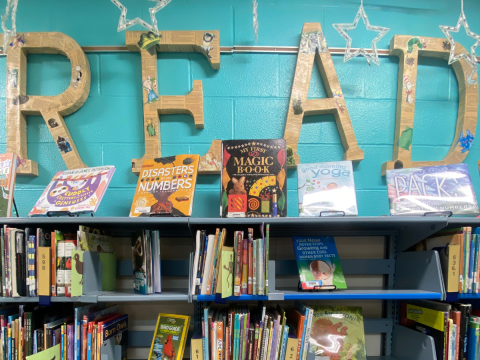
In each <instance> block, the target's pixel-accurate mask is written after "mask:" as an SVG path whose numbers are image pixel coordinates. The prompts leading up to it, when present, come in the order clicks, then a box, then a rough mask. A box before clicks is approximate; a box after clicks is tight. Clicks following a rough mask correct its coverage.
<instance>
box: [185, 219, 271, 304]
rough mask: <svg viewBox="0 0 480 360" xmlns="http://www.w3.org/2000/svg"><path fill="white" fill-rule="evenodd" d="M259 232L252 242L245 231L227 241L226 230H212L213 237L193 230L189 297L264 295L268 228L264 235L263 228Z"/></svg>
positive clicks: (266, 276)
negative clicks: (193, 241)
mask: <svg viewBox="0 0 480 360" xmlns="http://www.w3.org/2000/svg"><path fill="white" fill-rule="evenodd" d="M261 229H262V230H261V233H262V234H261V237H257V238H256V239H255V238H254V233H253V229H252V228H249V229H248V233H247V234H245V233H244V232H243V231H235V232H234V234H233V239H231V238H230V239H228V240H227V230H226V229H222V230H220V229H216V232H215V235H213V234H211V235H207V233H206V231H200V230H199V231H197V237H196V250H195V256H194V264H193V274H192V275H193V277H192V279H193V280H192V287H191V292H192V295H214V294H217V293H218V294H222V297H223V298H225V297H228V296H232V295H234V296H240V295H268V255H269V254H268V249H269V238H270V235H269V234H270V225H268V224H267V225H266V232H265V236H263V233H264V231H263V225H262V228H261Z"/></svg>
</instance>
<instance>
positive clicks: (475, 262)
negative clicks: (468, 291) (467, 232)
mask: <svg viewBox="0 0 480 360" xmlns="http://www.w3.org/2000/svg"><path fill="white" fill-rule="evenodd" d="M473 239H474V243H475V251H474V256H473V285H472V293H477V292H478V280H477V279H478V277H477V274H478V242H479V239H478V235H477V234H474V235H473Z"/></svg>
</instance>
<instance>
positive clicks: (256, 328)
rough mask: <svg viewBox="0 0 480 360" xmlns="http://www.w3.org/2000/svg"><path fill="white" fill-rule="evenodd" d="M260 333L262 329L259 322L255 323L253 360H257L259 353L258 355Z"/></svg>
mask: <svg viewBox="0 0 480 360" xmlns="http://www.w3.org/2000/svg"><path fill="white" fill-rule="evenodd" d="M259 333H260V327H259V324H258V322H255V332H254V335H253V354H252V360H256V359H257V353H258V336H259Z"/></svg>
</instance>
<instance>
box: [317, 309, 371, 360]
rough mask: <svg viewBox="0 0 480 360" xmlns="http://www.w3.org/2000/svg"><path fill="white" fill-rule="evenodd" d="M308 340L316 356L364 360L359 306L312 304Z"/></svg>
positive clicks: (362, 330) (361, 316)
mask: <svg viewBox="0 0 480 360" xmlns="http://www.w3.org/2000/svg"><path fill="white" fill-rule="evenodd" d="M332 339H335V341H332ZM309 343H310V344H309V347H308V352H309V353H312V354H315V358H317V357H318V358H321V359H356V360H367V354H366V349H365V330H364V327H363V314H362V308H361V307H356V306H313V317H312V327H311V329H310V336H309Z"/></svg>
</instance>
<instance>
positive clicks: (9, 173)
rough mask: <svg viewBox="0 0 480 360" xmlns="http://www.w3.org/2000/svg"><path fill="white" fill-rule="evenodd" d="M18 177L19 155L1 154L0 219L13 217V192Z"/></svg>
mask: <svg viewBox="0 0 480 360" xmlns="http://www.w3.org/2000/svg"><path fill="white" fill-rule="evenodd" d="M16 175H17V155H15V154H13V153H8V154H0V188H1V189H2V196H0V217H10V216H12V205H13V192H14V189H15V177H16Z"/></svg>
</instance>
